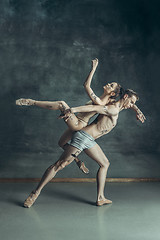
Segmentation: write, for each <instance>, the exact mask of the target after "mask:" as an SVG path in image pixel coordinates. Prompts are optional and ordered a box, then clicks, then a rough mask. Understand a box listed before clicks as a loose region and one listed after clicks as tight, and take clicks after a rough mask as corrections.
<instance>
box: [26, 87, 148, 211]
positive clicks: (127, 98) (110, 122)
mask: <svg viewBox="0 0 160 240" xmlns="http://www.w3.org/2000/svg"><path fill="white" fill-rule="evenodd" d="M137 100H138V96H137V94H136V93H135V92H134V91H133V90H126V92H125V94H124V96H123V97H122V98H121V99H119V101H117V102H115V103H114V104H110V105H108V106H103V105H87V106H80V107H76V108H71V109H69V108H67V110H66V111H64V107H63V105H64V104H65V102H62V101H61V104H62V111H64V116H62V117H64V118H65V120H66V123H67V125H68V126H69V127H70V126H71V125H72V123H73V120H74V119H75V115H74V113H75V112H97V113H99V114H100V115H99V116H98V117H97V119H96V121H94V122H93V123H91V124H90V125H88V126H86V127H84V128H83V129H82V130H80V131H77V132H75V133H74V134H73V137H72V140H71V143H70V145H68V147H67V148H66V149H65V150H64V153H63V154H62V155H61V157H60V158H59V160H58V161H57V162H55V163H54V164H53V165H51V166H50V167H49V168H48V169H47V170H46V171H45V173H44V175H43V177H42V179H41V181H40V183H39V184H38V186H37V188H36V189H35V190H34V191H32V192H31V194H30V195H29V197H28V198H27V199H26V200H25V202H24V206H25V207H27V208H29V207H31V206H32V205H33V203H34V202H35V200H36V199H37V197H38V196H39V194H40V192H41V190H42V189H43V187H44V186H45V185H46V184H47V183H48V182H49V181H50V180H51V179H52V178H53V177H54V176H55V175H56V174H57V172H58V171H59V170H62V169H63V168H64V167H65V166H67V165H69V164H70V163H71V162H72V161H73V160H74V158H75V157H77V156H78V155H79V154H80V153H81V152H82V151H83V150H84V151H85V153H86V154H87V155H88V156H89V157H91V158H92V159H93V160H95V161H96V162H97V163H98V164H99V166H100V167H99V170H98V172H97V200H96V204H97V206H102V205H104V204H109V203H112V201H111V200H108V199H107V198H105V196H104V187H105V180H106V175H107V170H108V167H109V161H108V159H107V157H106V156H105V154H104V153H103V151H102V149H101V148H100V146H99V145H98V144H97V143H96V142H95V139H97V138H99V137H101V136H103V135H104V134H107V133H109V132H110V131H111V130H112V129H113V128H114V127H115V126H116V124H117V119H118V116H119V112H120V111H122V110H123V109H129V108H132V109H134V110H135V111H136V112H137V117H138V118H139V120H140V121H141V122H142V123H143V122H144V120H145V117H144V115H143V114H142V112H141V111H140V110H139V109H137V107H136V105H135V103H136V101H137ZM24 101H25V100H24ZM26 101H28V103H30V104H29V105H37V106H40V105H41V106H40V107H45V108H49V109H52V108H53V110H55V102H39V101H35V100H31V99H26ZM39 104H40V105H39ZM57 109H59V108H57Z"/></svg>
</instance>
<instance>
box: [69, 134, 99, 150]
mask: <svg viewBox="0 0 160 240" xmlns="http://www.w3.org/2000/svg"><path fill="white" fill-rule="evenodd" d="M70 145H71V146H73V147H76V148H78V149H79V150H80V151H83V150H85V149H89V148H92V147H94V146H95V145H96V142H95V139H94V138H93V137H92V136H91V135H89V134H88V133H86V132H84V131H82V130H80V131H77V132H75V133H74V134H73V136H72V139H71V142H70Z"/></svg>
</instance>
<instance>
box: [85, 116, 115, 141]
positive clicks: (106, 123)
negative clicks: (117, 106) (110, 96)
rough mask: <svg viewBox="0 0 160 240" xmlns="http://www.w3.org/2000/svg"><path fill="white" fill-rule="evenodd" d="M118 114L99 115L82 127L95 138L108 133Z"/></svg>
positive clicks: (113, 125)
mask: <svg viewBox="0 0 160 240" xmlns="http://www.w3.org/2000/svg"><path fill="white" fill-rule="evenodd" d="M117 119H118V114H117V115H115V116H106V115H99V116H98V117H97V118H96V119H95V121H93V123H91V124H90V125H88V126H86V127H85V128H83V130H84V131H85V132H87V133H88V134H90V135H91V136H92V137H93V138H95V139H97V138H99V137H101V136H103V135H105V134H107V133H109V132H110V131H111V130H112V129H113V128H114V127H115V126H116V124H117Z"/></svg>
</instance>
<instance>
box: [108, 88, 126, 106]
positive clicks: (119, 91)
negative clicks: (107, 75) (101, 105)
mask: <svg viewBox="0 0 160 240" xmlns="http://www.w3.org/2000/svg"><path fill="white" fill-rule="evenodd" d="M113 92H114V93H115V95H114V96H111V97H110V98H111V99H114V100H115V102H117V101H118V100H119V99H121V98H123V96H124V92H125V90H124V89H123V88H122V87H121V85H120V84H118V83H117V87H116V88H115V90H114V91H113Z"/></svg>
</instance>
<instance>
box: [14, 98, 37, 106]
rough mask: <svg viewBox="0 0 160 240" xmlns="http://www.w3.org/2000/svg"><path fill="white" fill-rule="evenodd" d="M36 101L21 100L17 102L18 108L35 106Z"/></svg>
mask: <svg viewBox="0 0 160 240" xmlns="http://www.w3.org/2000/svg"><path fill="white" fill-rule="evenodd" d="M34 103H35V100H32V99H25V98H20V99H17V100H16V105H18V106H32V105H34Z"/></svg>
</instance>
